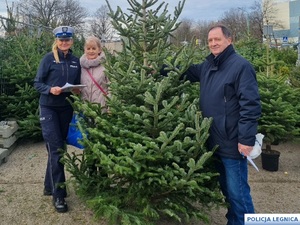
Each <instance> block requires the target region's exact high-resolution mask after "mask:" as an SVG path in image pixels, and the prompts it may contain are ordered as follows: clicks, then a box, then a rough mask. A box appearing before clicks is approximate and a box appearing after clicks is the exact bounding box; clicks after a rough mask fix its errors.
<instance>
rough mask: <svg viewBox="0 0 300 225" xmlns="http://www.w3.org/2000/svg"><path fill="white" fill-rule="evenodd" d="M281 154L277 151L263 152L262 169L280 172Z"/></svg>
mask: <svg viewBox="0 0 300 225" xmlns="http://www.w3.org/2000/svg"><path fill="white" fill-rule="evenodd" d="M279 156H280V152H279V151H276V150H268V151H266V150H265V149H263V150H262V153H261V164H262V168H263V169H265V170H268V171H278V165H279Z"/></svg>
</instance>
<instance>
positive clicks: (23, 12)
mask: <svg viewBox="0 0 300 225" xmlns="http://www.w3.org/2000/svg"><path fill="white" fill-rule="evenodd" d="M17 7H18V14H19V15H20V17H21V18H22V20H23V22H25V23H28V24H33V25H36V26H45V27H51V28H55V27H57V26H60V25H66V24H67V25H69V26H72V27H76V28H78V29H79V28H81V25H82V24H83V23H84V18H85V17H86V16H87V12H86V9H85V8H83V7H82V6H80V3H79V1H77V0H20V1H19V2H18V4H17Z"/></svg>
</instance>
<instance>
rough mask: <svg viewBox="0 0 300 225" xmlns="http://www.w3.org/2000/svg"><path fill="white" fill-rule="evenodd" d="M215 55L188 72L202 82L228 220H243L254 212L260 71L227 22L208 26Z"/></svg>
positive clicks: (203, 103) (232, 223)
mask: <svg viewBox="0 0 300 225" xmlns="http://www.w3.org/2000/svg"><path fill="white" fill-rule="evenodd" d="M208 45H209V49H210V51H211V54H210V55H209V56H208V57H207V58H206V61H204V62H203V63H201V64H196V65H192V66H190V67H189V69H188V70H187V71H186V73H185V76H186V78H187V79H188V80H190V81H191V82H200V99H201V100H200V109H201V111H202V112H203V116H205V117H212V118H213V123H212V126H211V128H210V137H209V139H208V143H207V144H208V147H209V149H212V148H213V147H215V146H218V149H217V150H216V152H215V156H216V157H217V160H216V168H217V169H218V172H219V173H220V179H219V181H220V186H221V189H222V192H223V194H224V196H225V198H226V201H227V202H228V203H229V208H228V212H227V214H226V217H227V219H228V223H227V225H241V224H244V214H245V213H254V206H253V202H252V197H251V195H250V187H249V184H248V167H247V159H246V157H245V156H247V155H249V153H250V152H251V150H252V147H253V146H254V143H255V135H256V133H257V124H258V122H257V120H258V118H259V116H260V114H261V105H260V97H259V92H258V85H257V80H256V74H255V71H254V69H253V67H252V66H251V64H250V63H249V62H248V61H247V60H246V59H244V58H243V57H241V56H240V55H238V54H237V53H236V52H235V50H234V48H233V46H232V38H231V34H230V31H229V30H228V29H227V28H226V27H225V26H223V25H215V26H213V27H211V28H210V29H209V33H208Z"/></svg>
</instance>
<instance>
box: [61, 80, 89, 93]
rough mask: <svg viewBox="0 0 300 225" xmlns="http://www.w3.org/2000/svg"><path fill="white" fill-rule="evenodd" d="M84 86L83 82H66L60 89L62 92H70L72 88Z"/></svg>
mask: <svg viewBox="0 0 300 225" xmlns="http://www.w3.org/2000/svg"><path fill="white" fill-rule="evenodd" d="M84 87H86V85H84V84H69V83H68V82H67V83H66V84H65V85H64V86H62V87H61V90H62V91H63V92H70V91H72V89H73V88H78V89H82V88H84Z"/></svg>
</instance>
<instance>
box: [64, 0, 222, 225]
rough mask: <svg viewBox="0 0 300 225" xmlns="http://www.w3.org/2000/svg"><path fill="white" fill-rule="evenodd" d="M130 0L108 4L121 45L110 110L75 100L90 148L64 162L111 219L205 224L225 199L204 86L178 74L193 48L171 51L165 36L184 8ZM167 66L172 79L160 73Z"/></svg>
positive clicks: (113, 59) (98, 210) (110, 69)
mask: <svg viewBox="0 0 300 225" xmlns="http://www.w3.org/2000/svg"><path fill="white" fill-rule="evenodd" d="M129 2H130V4H131V7H132V8H131V9H130V12H131V13H132V15H127V16H126V15H125V14H123V12H122V11H121V9H120V8H118V10H117V11H116V12H113V11H112V9H110V16H111V17H112V19H113V24H114V27H115V29H116V30H118V31H119V32H120V35H121V36H122V37H124V39H123V43H124V48H123V51H122V52H119V53H118V54H116V55H111V54H109V53H108V52H106V56H107V62H106V74H107V75H108V76H109V79H110V82H111V83H110V87H109V88H110V96H109V97H108V109H109V113H103V109H102V108H101V106H100V105H97V104H91V103H88V102H84V101H81V100H80V99H79V98H76V101H75V102H74V104H73V106H74V109H75V111H77V112H78V113H82V114H83V118H82V119H81V121H80V122H79V128H80V129H81V130H82V131H85V132H87V134H86V135H85V136H84V140H83V142H82V144H83V145H84V147H85V149H84V151H83V154H80V155H76V154H74V153H71V154H68V153H66V154H65V157H64V163H65V165H66V168H67V170H68V171H69V172H70V173H71V174H72V176H73V178H74V182H75V184H76V189H77V193H78V194H79V195H80V196H81V197H83V198H84V199H86V200H87V203H88V205H89V206H90V207H91V208H92V209H93V210H94V212H95V214H96V216H97V217H99V218H102V217H105V218H106V219H107V220H108V222H109V223H110V224H114V225H116V224H154V223H155V222H157V221H159V220H160V219H161V218H162V217H168V218H170V219H173V220H177V221H180V222H184V221H188V220H189V219H191V218H192V217H195V218H198V219H200V220H203V221H208V211H209V210H210V208H211V207H212V206H214V205H215V204H217V205H219V204H222V203H223V197H222V195H221V193H220V190H219V186H218V182H217V176H218V174H217V173H216V172H215V171H214V169H213V168H212V165H213V164H212V163H211V160H212V158H211V156H212V154H213V151H211V152H209V151H208V150H207V149H206V146H205V143H206V140H207V138H208V136H209V128H210V125H211V119H210V118H203V117H202V116H201V112H200V111H199V108H198V106H199V103H198V97H199V96H198V95H199V89H198V88H199V87H198V86H192V85H191V84H190V83H189V82H185V81H183V80H180V79H179V78H180V76H181V74H182V73H183V72H184V71H185V70H186V69H187V68H188V66H189V65H190V64H191V63H192V61H193V55H194V50H195V47H194V46H185V47H182V48H181V49H178V50H177V51H174V50H172V49H171V48H170V46H169V43H168V41H167V39H168V34H169V33H170V32H171V31H172V29H173V28H174V26H177V25H176V23H175V21H176V19H177V18H178V16H179V14H180V11H181V10H182V6H181V5H179V7H178V10H177V11H176V10H175V17H174V19H170V16H169V15H167V11H166V10H167V9H166V8H163V3H162V4H159V6H158V9H161V11H160V10H158V9H157V10H156V9H153V6H154V5H155V4H156V3H157V1H143V4H141V3H138V2H137V1H134V0H131V1H129ZM107 3H108V2H107ZM150 8H151V9H150ZM159 12H161V14H159ZM145 13H146V14H145ZM145 15H147V17H146V16H145ZM146 18H147V19H146ZM162 64H165V65H166V68H165V69H166V70H168V71H169V73H168V76H167V77H165V76H162V75H161V74H160V72H161V68H162ZM193 88H196V90H192V89H193ZM191 90H192V91H191ZM195 93H197V97H196V98H195Z"/></svg>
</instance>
